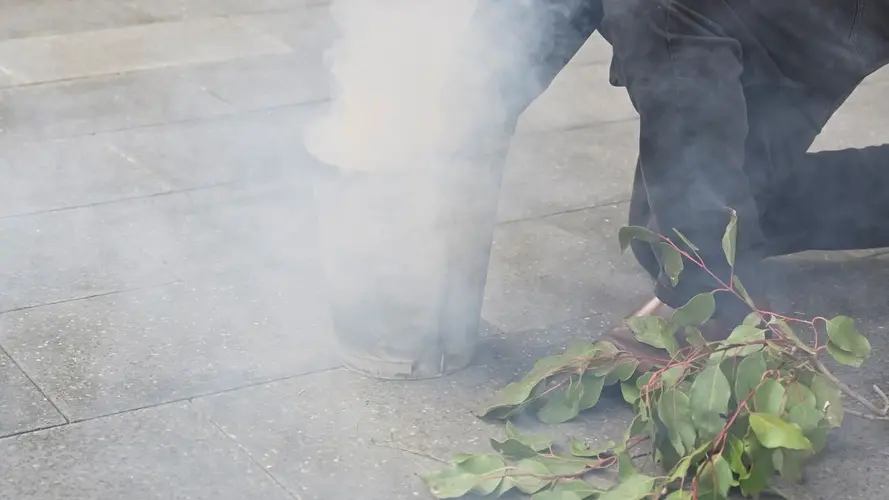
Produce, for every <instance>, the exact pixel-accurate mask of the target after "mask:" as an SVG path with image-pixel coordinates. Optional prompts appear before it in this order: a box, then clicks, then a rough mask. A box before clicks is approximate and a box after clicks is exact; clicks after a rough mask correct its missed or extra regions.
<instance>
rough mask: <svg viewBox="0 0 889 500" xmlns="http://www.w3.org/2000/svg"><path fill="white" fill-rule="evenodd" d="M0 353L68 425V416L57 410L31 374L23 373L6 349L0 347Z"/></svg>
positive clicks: (53, 402) (56, 406) (22, 369)
mask: <svg viewBox="0 0 889 500" xmlns="http://www.w3.org/2000/svg"><path fill="white" fill-rule="evenodd" d="M0 352H2V353H3V354H5V355H6V357H7V358H9V361H11V362H12V364H13V366H15V367H16V368H18V370H19V371H20V372H22V375H24V376H25V378H26V379H28V382H30V383H31V385H33V386H34V388H35V389H37V392H39V393H40V395H41V396H43V399H45V400H46V402H47V403H49V404H50V406H52V407H53V409H54V410H56V413H58V414H59V416H60V417H62V420H64V421H65V423H66V424H68V423H70V422H71V419H69V418H68V415H65V412H63V411H62V409H61V408H59V405H58V404H56V402H55V401H54V400H53V399H52V398H51V397H49V394H47V393H46V391H44V390H43V388H42V387H40V386H39V385H37V382H35V381H34V379H33V378H32V377H31V374H30V373H28V372H27V371H25V368H24V367H23V366H22V365H21V364H19V362H18V361H16V359H15V358H13V357H12V355H11V354H10V353H9V351H8V350H7V349H6V347H4V346H2V345H0ZM60 425H61V424H60Z"/></svg>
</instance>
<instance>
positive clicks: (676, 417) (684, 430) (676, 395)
mask: <svg viewBox="0 0 889 500" xmlns="http://www.w3.org/2000/svg"><path fill="white" fill-rule="evenodd" d="M657 409H658V416H659V417H660V419H661V422H663V424H664V426H665V427H666V428H667V436H668V437H669V439H670V444H672V445H673V448H674V449H675V450H676V452H677V453H679V455H685V452H686V450H688V451H691V450H693V449H694V447H695V441H696V439H697V432H696V431H695V426H694V424H693V423H692V421H691V407H690V400H689V397H688V396H686V395H685V394H684V393H682V392H681V391H679V390H677V389H670V390H666V391H664V392H663V393H662V394H661V397H660V399H659V400H658V405H657Z"/></svg>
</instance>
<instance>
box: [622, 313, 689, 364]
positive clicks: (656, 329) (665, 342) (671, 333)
mask: <svg viewBox="0 0 889 500" xmlns="http://www.w3.org/2000/svg"><path fill="white" fill-rule="evenodd" d="M625 322H626V325H627V327H628V328H629V329H630V330H632V331H633V334H634V335H635V337H636V340H638V341H639V342H643V343H645V344H648V345H650V346H652V347H657V348H658V349H666V350H667V351H668V352H669V353H670V355H671V356H672V355H674V354H676V351H677V350H678V349H679V345H678V343H677V342H676V327H675V326H671V325H670V324H668V323H667V320H665V319H664V318H661V317H660V316H636V317H632V318H627V320H626V321H625Z"/></svg>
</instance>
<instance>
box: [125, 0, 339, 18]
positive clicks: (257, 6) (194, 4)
mask: <svg viewBox="0 0 889 500" xmlns="http://www.w3.org/2000/svg"><path fill="white" fill-rule="evenodd" d="M326 3H328V1H327V0H252V1H250V2H244V1H242V0H136V1H135V2H134V5H135V6H136V7H137V8H138V9H139V10H141V11H143V12H146V13H148V14H151V15H152V16H156V17H160V18H169V19H183V18H184V19H191V18H202V17H210V16H228V15H234V14H246V13H254V12H264V11H286V10H293V9H298V8H300V7H308V6H313V5H323V4H326Z"/></svg>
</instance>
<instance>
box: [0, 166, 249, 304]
mask: <svg viewBox="0 0 889 500" xmlns="http://www.w3.org/2000/svg"><path fill="white" fill-rule="evenodd" d="M236 183H237V181H225V182H217V183H213V184H202V185H200V186H193V187H187V188H182V189H171V190H168V191H160V192H157V193H150V194H145V195H139V196H126V197H123V198H115V199H113V200H102V201H95V202H92V203H84V204H82V205H70V206H67V207H59V208H50V209H48V210H40V211H36V212H24V213H19V214H12V215H3V216H0V221H2V220H10V219H24V218H27V217H34V216H37V215H46V214H51V213H56V212H67V211H70V210H79V209H83V208H93V207H101V206H104V205H114V204H118V203H126V202H129V201H138V200H147V199H151V198H163V197H165V196H172V195H177V194H187V193H194V192H199V191H206V190H209V189H216V188H220V187H226V186H230V185H234V184H236ZM2 313H3V311H0V314H2Z"/></svg>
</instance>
